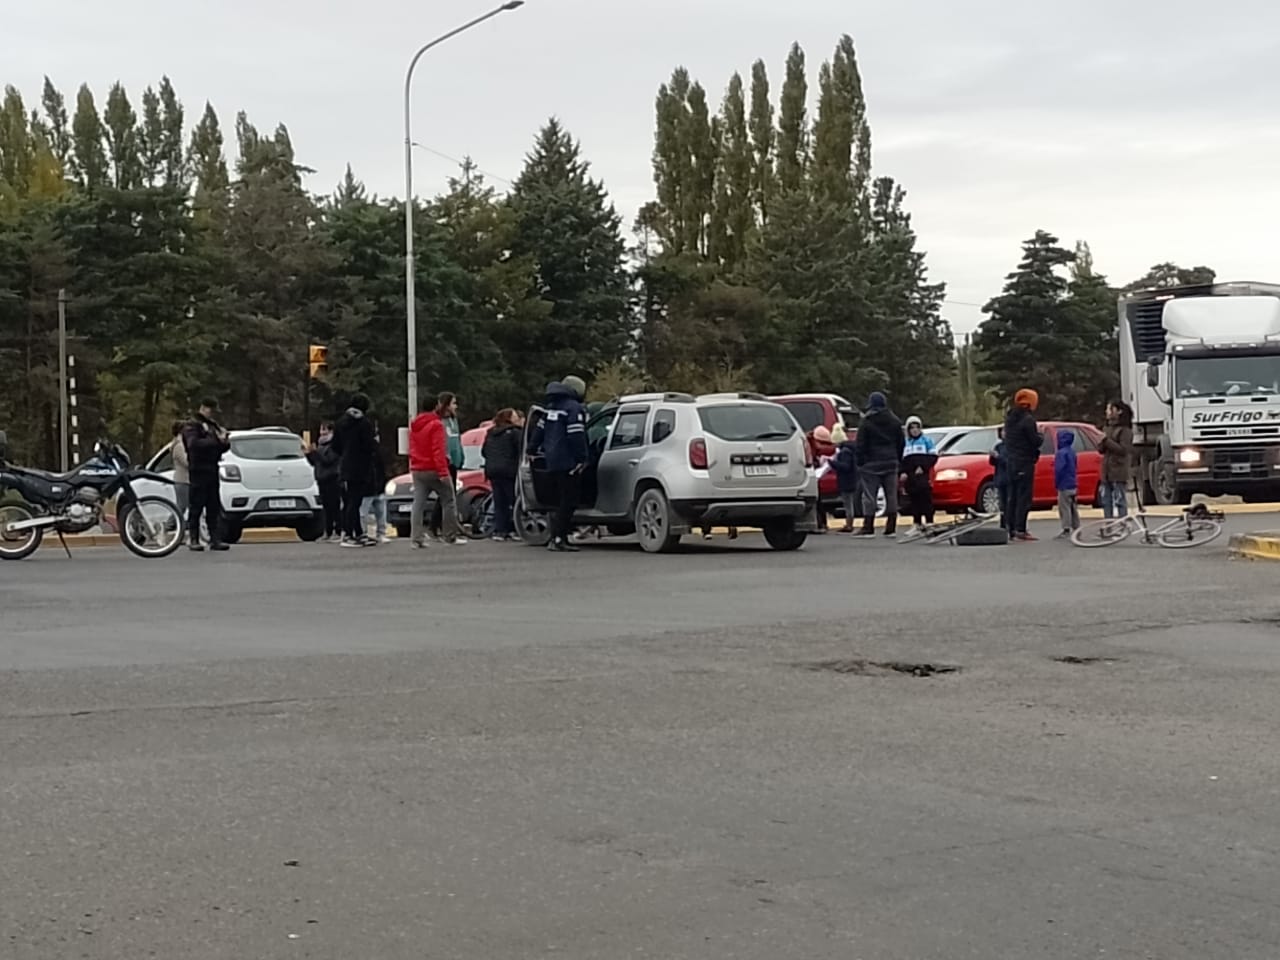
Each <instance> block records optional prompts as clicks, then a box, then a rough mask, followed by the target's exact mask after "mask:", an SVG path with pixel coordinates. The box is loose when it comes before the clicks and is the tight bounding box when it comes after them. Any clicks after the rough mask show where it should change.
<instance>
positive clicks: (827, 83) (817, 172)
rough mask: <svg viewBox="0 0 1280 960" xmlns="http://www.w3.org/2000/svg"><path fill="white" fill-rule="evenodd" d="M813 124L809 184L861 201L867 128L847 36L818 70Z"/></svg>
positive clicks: (866, 162)
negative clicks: (816, 115)
mask: <svg viewBox="0 0 1280 960" xmlns="http://www.w3.org/2000/svg"><path fill="white" fill-rule="evenodd" d="M818 86H819V97H818V118H817V120H816V122H815V123H814V127H813V170H812V173H811V175H812V179H813V184H814V188H815V189H817V190H821V191H823V192H824V193H825V194H826V195H827V196H829V197H831V198H832V199H833V200H836V201H837V202H844V203H857V204H860V205H865V203H866V200H867V195H866V191H867V188H868V186H869V178H870V175H871V131H870V128H869V126H868V125H867V118H866V112H867V108H866V101H865V100H864V98H863V94H862V77H861V74H860V73H859V71H858V61H857V55H856V53H855V52H854V47H853V39H852V38H851V37H849V36H847V35H846V36H845V37H843V38H841V40H840V43H839V45H838V46H837V47H836V51H835V55H834V56H833V58H832V60H831V61H830V63H824V64H823V65H822V69H821V71H820V73H819V82H818Z"/></svg>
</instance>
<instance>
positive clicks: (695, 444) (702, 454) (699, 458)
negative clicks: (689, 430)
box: [689, 437, 708, 470]
mask: <svg viewBox="0 0 1280 960" xmlns="http://www.w3.org/2000/svg"><path fill="white" fill-rule="evenodd" d="M707 463H708V461H707V441H705V440H703V439H702V438H701V437H698V438H697V439H696V440H690V441H689V466H691V467H692V468H693V469H694V470H706V469H707Z"/></svg>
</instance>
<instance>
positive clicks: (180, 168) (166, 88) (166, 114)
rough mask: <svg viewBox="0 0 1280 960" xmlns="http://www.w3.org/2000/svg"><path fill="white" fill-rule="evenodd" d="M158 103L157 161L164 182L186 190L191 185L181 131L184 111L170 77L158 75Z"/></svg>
mask: <svg viewBox="0 0 1280 960" xmlns="http://www.w3.org/2000/svg"><path fill="white" fill-rule="evenodd" d="M160 106H161V108H162V118H163V119H162V123H161V126H160V138H159V140H158V142H157V144H156V148H157V149H156V155H157V157H158V159H159V161H160V165H161V167H160V171H161V173H162V174H163V177H164V183H165V185H166V186H169V187H176V188H178V189H183V190H185V189H188V188H189V187H190V184H191V179H190V176H189V168H188V166H187V158H186V154H185V153H184V151H183V145H182V132H183V128H184V124H185V122H186V111H185V110H184V109H183V106H182V104H181V102H180V101H179V100H178V95H177V93H175V92H174V89H173V84H172V83H170V82H169V78H168V77H167V76H166V77H161V78H160Z"/></svg>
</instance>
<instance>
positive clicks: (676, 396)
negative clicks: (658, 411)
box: [612, 391, 697, 403]
mask: <svg viewBox="0 0 1280 960" xmlns="http://www.w3.org/2000/svg"><path fill="white" fill-rule="evenodd" d="M696 399H697V398H696V397H694V395H693V394H691V393H679V392H675V391H668V392H666V393H658V392H656V391H655V392H653V393H628V394H624V395H623V396H621V397H614V399H613V401H612V402H613V403H643V402H646V401H648V402H651V403H653V402H660V403H693V402H694V401H695V400H696Z"/></svg>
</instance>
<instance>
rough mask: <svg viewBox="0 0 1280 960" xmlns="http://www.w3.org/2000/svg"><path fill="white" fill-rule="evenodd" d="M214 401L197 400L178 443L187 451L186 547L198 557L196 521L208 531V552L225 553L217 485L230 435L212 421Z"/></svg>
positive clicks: (198, 536) (225, 546)
mask: <svg viewBox="0 0 1280 960" xmlns="http://www.w3.org/2000/svg"><path fill="white" fill-rule="evenodd" d="M217 412H218V401H217V400H201V401H200V409H199V410H197V411H196V415H195V416H194V417H192V418H191V419H190V420H188V421H187V425H186V426H185V427H183V428H182V436H181V438H180V442H181V443H182V445H183V446H184V447H185V448H186V451H187V469H188V473H189V474H190V478H191V508H190V509H189V510H188V511H187V546H188V548H189V549H191V550H193V551H195V552H197V553H199V552H200V551H201V550H203V549H204V545H203V544H202V543H201V542H200V518H201V516H203V517H204V522H205V526H206V527H208V528H209V549H210V550H229V549H230V548H229V547H228V546H227V545H226V544H225V543H223V542H222V491H221V489H220V488H219V484H218V461H219V460H221V459H222V455H223V454H224V453H226V452H227V451H228V450H230V449H231V438H230V435H229V434H228V433H227V431H226V430H224V429H223V428H222V427H221V426H220V425H219V424H218V422H217V421H216V420H214V419H213V418H214V415H215V414H216V413H217Z"/></svg>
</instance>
